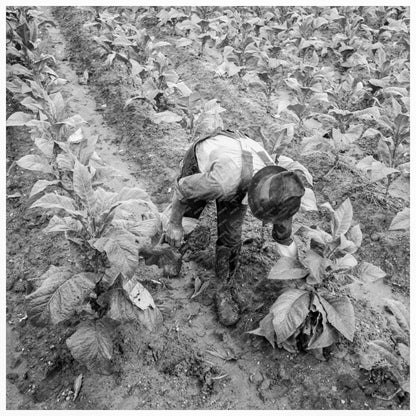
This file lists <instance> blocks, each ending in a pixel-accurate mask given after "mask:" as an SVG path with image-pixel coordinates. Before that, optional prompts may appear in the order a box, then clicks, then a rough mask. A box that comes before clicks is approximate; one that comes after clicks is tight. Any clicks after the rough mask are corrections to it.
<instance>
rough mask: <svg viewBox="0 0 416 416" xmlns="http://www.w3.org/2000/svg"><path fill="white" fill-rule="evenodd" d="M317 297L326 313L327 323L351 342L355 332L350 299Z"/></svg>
mask: <svg viewBox="0 0 416 416" xmlns="http://www.w3.org/2000/svg"><path fill="white" fill-rule="evenodd" d="M318 298H319V301H320V302H321V304H322V306H323V308H324V309H325V311H326V313H327V319H328V321H329V323H330V324H331V325H333V326H334V328H335V329H337V330H338V331H339V332H341V334H342V335H344V337H345V338H347V339H348V340H349V341H351V342H352V341H353V338H354V332H355V315H354V307H353V306H352V304H351V301H350V300H349V299H348V298H347V297H339V298H333V299H325V298H323V297H322V296H320V295H318Z"/></svg>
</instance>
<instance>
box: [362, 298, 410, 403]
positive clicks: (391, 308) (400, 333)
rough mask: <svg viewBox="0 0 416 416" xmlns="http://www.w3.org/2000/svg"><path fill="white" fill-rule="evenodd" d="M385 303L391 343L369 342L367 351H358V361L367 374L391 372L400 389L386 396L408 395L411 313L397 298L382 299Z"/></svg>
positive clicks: (379, 340) (391, 397)
mask: <svg viewBox="0 0 416 416" xmlns="http://www.w3.org/2000/svg"><path fill="white" fill-rule="evenodd" d="M384 306H385V309H386V310H387V311H388V312H389V314H388V315H387V323H388V327H389V329H390V332H391V341H392V342H386V341H383V340H381V339H378V340H372V341H369V342H368V343H367V349H366V351H364V352H363V353H361V357H360V358H361V362H360V364H361V368H363V369H365V370H367V371H368V372H369V373H370V376H373V375H374V376H375V375H376V374H377V373H378V372H382V373H383V372H384V373H386V372H389V373H391V374H392V375H393V377H394V379H395V380H396V381H397V384H398V385H399V389H398V390H396V391H395V392H394V393H393V395H391V396H390V397H389V398H388V400H391V399H393V397H394V396H396V395H397V394H398V393H400V392H404V393H409V394H410V316H409V310H408V308H406V306H405V305H403V303H402V302H399V301H397V300H393V299H385V305H384ZM382 399H384V400H386V398H382Z"/></svg>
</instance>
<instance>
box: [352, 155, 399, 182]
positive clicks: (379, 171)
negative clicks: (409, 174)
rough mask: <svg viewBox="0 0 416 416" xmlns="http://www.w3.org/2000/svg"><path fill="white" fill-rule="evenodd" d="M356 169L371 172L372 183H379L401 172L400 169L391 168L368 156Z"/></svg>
mask: <svg viewBox="0 0 416 416" xmlns="http://www.w3.org/2000/svg"><path fill="white" fill-rule="evenodd" d="M356 167H357V168H358V169H360V170H364V171H365V172H368V171H369V172H370V181H371V182H377V181H379V180H381V179H384V178H386V177H387V176H389V175H391V174H392V173H396V172H400V171H399V170H398V169H394V168H389V167H387V166H386V165H385V164H384V163H382V162H379V161H378V160H375V159H374V158H373V156H366V157H365V158H364V159H362V160H361V161H360V162H358V163H357V165H356Z"/></svg>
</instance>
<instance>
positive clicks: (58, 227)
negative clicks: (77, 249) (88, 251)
mask: <svg viewBox="0 0 416 416" xmlns="http://www.w3.org/2000/svg"><path fill="white" fill-rule="evenodd" d="M66 231H73V232H75V233H77V234H79V233H82V231H83V227H82V224H81V222H80V221H79V220H77V219H75V218H71V217H63V218H62V217H58V216H57V215H54V216H53V217H52V218H51V219H50V221H49V224H48V226H47V227H46V228H44V229H43V232H44V233H54V232H66Z"/></svg>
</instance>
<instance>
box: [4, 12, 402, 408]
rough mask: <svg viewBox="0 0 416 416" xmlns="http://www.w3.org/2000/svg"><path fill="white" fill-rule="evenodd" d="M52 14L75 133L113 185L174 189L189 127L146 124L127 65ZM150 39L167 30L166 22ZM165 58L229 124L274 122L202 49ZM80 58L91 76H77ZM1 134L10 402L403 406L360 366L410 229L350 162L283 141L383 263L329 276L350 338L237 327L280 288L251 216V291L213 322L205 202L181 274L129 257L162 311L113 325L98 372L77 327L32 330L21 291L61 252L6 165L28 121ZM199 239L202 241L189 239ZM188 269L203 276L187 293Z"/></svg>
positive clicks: (395, 294)
mask: <svg viewBox="0 0 416 416" xmlns="http://www.w3.org/2000/svg"><path fill="white" fill-rule="evenodd" d="M47 12H48V13H52V11H51V10H47ZM51 18H53V19H54V20H55V22H56V24H57V27H56V28H50V30H49V35H48V37H47V38H46V39H45V42H47V44H48V48H49V52H50V53H52V54H53V55H54V56H55V57H56V59H57V64H56V68H55V70H56V72H57V73H58V74H59V76H61V77H62V78H65V79H67V80H68V83H67V85H66V86H65V88H64V90H63V94H64V96H65V97H66V99H67V100H68V102H69V105H68V113H69V114H76V113H77V114H80V115H82V117H83V118H84V119H85V120H86V121H87V122H88V125H87V127H85V129H84V134H91V135H96V136H97V137H98V149H97V151H98V153H99V154H100V156H101V157H102V158H103V159H104V160H105V161H106V162H107V163H108V164H111V165H112V166H113V167H116V168H117V169H119V170H120V172H121V173H122V174H123V175H124V178H122V179H120V180H119V181H118V182H117V181H115V182H114V183H112V184H111V186H113V187H117V186H119V185H121V184H127V185H135V186H137V185H139V186H142V187H144V188H145V189H146V190H147V191H148V192H149V193H150V195H151V197H152V199H153V201H154V202H155V203H156V204H158V206H159V207H160V209H161V210H162V209H163V208H164V207H166V205H167V204H168V203H169V201H170V198H171V187H172V183H173V180H174V178H175V175H176V173H177V169H178V165H179V162H180V160H181V157H182V156H183V154H184V152H185V150H186V149H187V147H188V146H189V141H188V138H187V137H186V133H185V132H184V130H182V129H181V128H180V127H179V126H177V125H176V124H169V125H167V124H164V125H163V124H162V125H159V126H157V125H155V124H152V123H151V121H150V120H149V119H148V118H147V117H146V111H145V110H146V109H145V108H144V107H141V105H142V104H136V105H133V106H129V107H128V108H124V101H125V99H126V98H128V94H129V92H130V88H131V85H130V84H129V80H128V77H127V76H126V74H125V69H123V66H122V65H118V64H117V63H116V64H115V65H114V66H113V67H112V68H110V69H108V68H105V67H104V66H103V63H102V62H101V61H99V60H94V58H93V56H94V55H93V54H92V53H91V47H92V45H91V40H90V39H89V38H88V35H87V34H86V33H85V32H84V31H83V30H81V29H80V27H81V25H82V23H83V16H82V13H81V12H80V11H79V10H78V9H77V8H66V7H60V8H56V9H55V11H54V13H53V15H52V14H51ZM158 38H165V39H166V40H169V36H168V34H167V33H164V32H163V28H162V31H161V32H160V33H159V34H158ZM169 57H170V59H171V60H172V61H173V63H174V65H175V68H176V71H177V72H178V74H179V75H180V76H181V78H182V79H183V80H184V81H185V82H186V83H187V84H188V85H189V86H190V88H192V89H196V90H198V91H199V92H200V93H201V95H202V96H203V97H204V98H206V99H211V98H217V99H218V100H219V102H220V103H221V105H222V106H223V107H224V108H226V109H227V112H226V113H224V122H225V125H226V127H227V128H231V129H233V128H239V129H241V130H246V131H248V132H249V131H250V127H251V126H253V125H256V124H257V125H259V124H263V125H265V126H266V127H267V125H268V123H271V118H270V115H268V114H267V113H266V112H265V109H264V107H263V106H262V103H261V102H259V101H258V100H256V97H255V96H254V95H251V94H250V92H249V91H244V92H242V90H241V89H240V88H239V84H238V80H237V81H234V80H229V79H228V80H224V79H218V78H214V76H213V73H212V72H209V71H208V70H207V69H206V66H205V65H204V61H203V58H197V57H195V56H189V55H186V54H185V53H183V52H181V51H177V50H175V49H174V48H172V49H171V50H169ZM85 70H87V71H88V74H89V78H88V83H87V84H86V83H85V81H84V82H81V83H80V82H79V81H80V80H81V81H82V79H81V78H80V77H81V75H82V74H83V73H84V71H85ZM213 94H215V95H213ZM16 105H17V104H16ZM8 111H10V112H12V111H16V109H13V108H8ZM7 134H8V136H7V168H8V169H9V172H8V176H7V195H9V196H13V195H14V196H13V197H8V198H7V260H6V261H7V321H8V324H7V408H8V409H114V410H116V409H403V408H405V409H406V408H409V398H408V396H403V395H396V396H395V397H394V398H393V399H391V400H383V398H387V397H388V396H390V395H391V394H392V393H394V392H395V391H396V390H397V384H396V382H395V381H394V379H392V378H391V377H389V374H388V372H386V373H385V374H382V376H380V377H375V374H371V373H369V372H366V371H363V370H361V369H360V367H359V354H360V352H361V351H363V350H364V348H365V344H366V342H367V341H368V340H371V339H388V337H389V329H388V327H387V326H386V318H385V311H384V309H383V302H382V299H383V298H386V297H391V298H394V299H398V300H401V301H403V302H405V303H406V304H407V305H408V303H409V256H410V254H409V239H408V237H409V236H408V234H407V235H406V234H404V233H399V232H396V233H392V232H386V230H387V228H388V224H390V221H391V219H392V217H393V216H394V213H395V212H396V211H394V212H393V210H392V209H391V206H390V205H391V204H392V202H391V201H386V200H385V199H377V197H375V196H374V195H369V194H366V193H364V191H360V190H355V191H354V192H351V189H352V188H353V187H352V186H351V184H355V183H356V181H357V178H355V177H353V176H352V173H351V172H349V171H346V170H342V169H335V170H333V171H332V172H331V173H330V174H329V175H327V176H325V173H326V172H328V171H329V170H330V162H329V161H328V160H327V157H326V156H325V155H323V156H322V157H321V158H317V157H315V158H313V159H312V158H310V157H309V158H300V156H299V151H298V148H297V147H296V144H295V145H294V146H292V148H290V149H289V150H288V151H287V153H286V154H287V155H288V156H290V157H293V158H294V159H295V160H299V161H300V162H301V163H302V164H304V165H305V166H306V167H307V168H308V169H309V170H310V172H311V173H312V174H313V176H314V180H315V187H314V190H315V193H316V196H317V199H318V203H323V202H325V201H330V202H331V203H333V204H335V203H339V202H342V201H343V200H344V199H345V198H346V197H350V198H351V200H352V204H353V208H354V218H355V220H357V221H358V222H359V223H360V224H361V227H362V230H363V235H364V239H363V246H362V248H361V249H360V251H359V256H360V257H361V259H365V260H366V261H369V262H373V263H374V264H376V265H378V266H379V267H381V268H382V269H383V270H385V271H386V272H387V277H386V278H385V279H384V282H378V283H377V284H373V285H369V286H367V287H365V286H360V287H346V286H343V287H341V286H340V285H339V284H337V283H334V288H333V290H337V291H341V292H343V293H345V294H347V295H349V296H350V298H351V300H352V302H353V304H354V307H355V313H356V335H355V339H354V342H353V343H350V342H348V341H346V340H341V341H340V342H338V343H337V344H336V345H334V346H332V347H330V348H328V349H327V351H325V353H324V357H325V361H322V360H320V359H318V358H316V357H315V356H314V355H313V354H312V353H310V352H302V353H299V354H290V353H288V352H286V351H285V350H282V349H273V348H272V347H271V345H270V344H269V343H268V342H267V341H266V340H265V339H263V338H260V337H256V336H254V335H249V334H247V333H246V332H247V331H249V330H252V329H254V328H256V327H257V325H258V322H259V321H260V320H261V319H262V318H263V317H264V316H265V314H266V313H267V311H268V307H269V306H270V305H271V303H272V302H274V300H275V299H276V298H277V294H278V292H279V286H278V285H277V284H276V283H273V282H271V281H268V280H267V279H266V277H267V274H268V271H269V270H270V268H271V267H272V264H273V263H274V261H275V260H276V259H277V252H276V248H275V246H274V245H273V244H274V243H273V240H272V239H271V235H270V229H266V234H265V235H266V237H265V238H266V242H267V243H266V245H265V246H263V247H261V246H260V245H259V244H258V241H259V240H258V236H259V235H260V231H261V223H260V222H259V221H258V220H256V219H254V218H253V217H252V216H251V215H250V214H248V215H247V218H246V220H245V223H244V232H243V233H244V234H243V241H244V245H243V250H242V271H243V273H242V281H241V285H242V287H243V288H244V290H245V293H248V296H249V297H250V296H252V295H254V296H255V297H256V299H260V301H256V302H251V301H248V302H247V309H246V310H245V311H244V313H243V316H242V318H241V319H240V321H239V322H238V324H237V325H236V326H235V327H233V328H226V327H223V326H221V324H219V323H218V322H217V319H216V314H215V309H214V305H213V293H214V290H215V286H216V285H218V283H219V282H218V281H216V280H215V278H214V271H213V256H214V246H215V238H216V236H215V234H216V231H215V230H216V227H215V208H214V207H213V206H210V207H209V208H208V209H207V210H206V212H205V213H204V214H203V217H202V218H201V225H200V226H199V227H198V228H197V230H196V231H195V234H194V236H193V239H192V241H191V243H190V244H189V245H190V248H189V252H188V253H187V256H186V259H187V261H185V262H184V266H183V269H182V272H181V276H180V277H179V278H177V279H167V278H163V277H162V276H161V271H160V270H158V269H157V267H156V266H145V265H144V264H142V262H140V263H139V266H138V274H139V275H140V276H141V277H142V279H143V282H144V284H145V285H146V287H147V288H148V289H149V291H150V292H151V293H152V295H153V297H154V299H155V302H156V304H157V305H158V306H159V307H160V309H161V310H162V312H163V316H164V322H163V325H162V327H161V328H160V329H159V330H158V331H156V332H154V333H150V332H147V331H146V330H145V329H143V328H141V327H140V326H139V325H135V324H130V325H125V326H123V327H122V328H121V329H120V331H119V333H118V336H117V339H116V340H115V342H116V353H115V358H114V362H113V366H112V373H111V374H107V375H102V374H94V373H92V372H90V371H88V370H87V369H86V368H85V367H82V366H81V365H80V364H79V363H78V362H76V361H74V360H73V359H72V357H71V355H70V353H69V351H68V349H67V347H66V345H65V339H66V338H67V337H68V336H69V335H71V333H72V332H73V331H74V329H73V326H71V325H69V324H68V326H65V325H60V326H58V327H46V328H35V327H33V326H32V325H31V324H30V323H29V322H28V321H27V319H25V304H24V296H25V295H26V294H28V293H30V291H31V290H32V289H33V285H32V282H33V279H36V278H38V277H39V276H41V275H42V274H43V273H44V272H45V271H46V270H47V269H48V268H49V266H50V265H52V264H53V265H57V266H60V265H65V264H68V263H70V261H71V260H70V257H69V248H68V246H67V244H66V243H65V241H64V240H63V238H62V237H61V236H51V235H49V234H44V233H42V232H41V231H42V229H43V228H44V227H45V226H46V225H47V223H48V218H47V217H45V216H44V215H43V214H42V213H41V212H37V211H35V210H29V209H28V207H29V206H30V204H31V201H29V199H28V195H29V193H30V189H31V186H32V185H33V183H34V182H35V180H36V179H35V177H34V176H33V175H31V173H30V172H27V171H23V170H21V169H20V168H18V167H17V166H16V165H13V166H12V163H13V161H16V160H18V159H19V158H20V157H22V156H23V155H25V154H28V153H29V152H30V150H31V149H32V148H33V144H32V142H31V140H30V137H29V135H28V133H27V132H26V131H25V129H18V128H10V129H8V130H7ZM17 193H19V194H17ZM18 195H20V196H18ZM311 219H313V220H314V221H316V222H319V221H324V220H325V218H323V217H321V216H320V214H319V215H318V214H307V215H306V214H299V215H298V216H297V220H296V221H298V222H300V223H302V222H305V223H307V222H310V221H311ZM208 234H209V235H210V237H211V238H210V242H209V244H208V239H207V238H206V236H207V235H208ZM198 235H200V236H202V237H203V238H198ZM202 240H204V241H205V242H206V244H197V243H199V242H200V241H202ZM207 244H208V245H207ZM201 250H206V251H204V252H203V253H204V256H202V257H203V258H202V260H198V261H195V260H192V258H195V255H197V254H198V253H200V252H201ZM196 277H198V278H199V279H201V280H208V279H209V280H210V282H211V283H210V286H209V287H208V289H207V290H206V291H205V292H204V293H202V294H201V295H199V296H197V297H195V298H193V299H192V300H191V299H190V297H191V296H192V294H193V288H194V281H195V278H196ZM81 373H82V374H83V384H82V388H81V391H80V394H79V397H78V398H77V400H76V401H73V400H72V393H71V392H72V391H73V384H74V380H75V379H76V377H77V376H78V375H79V374H81Z"/></svg>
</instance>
